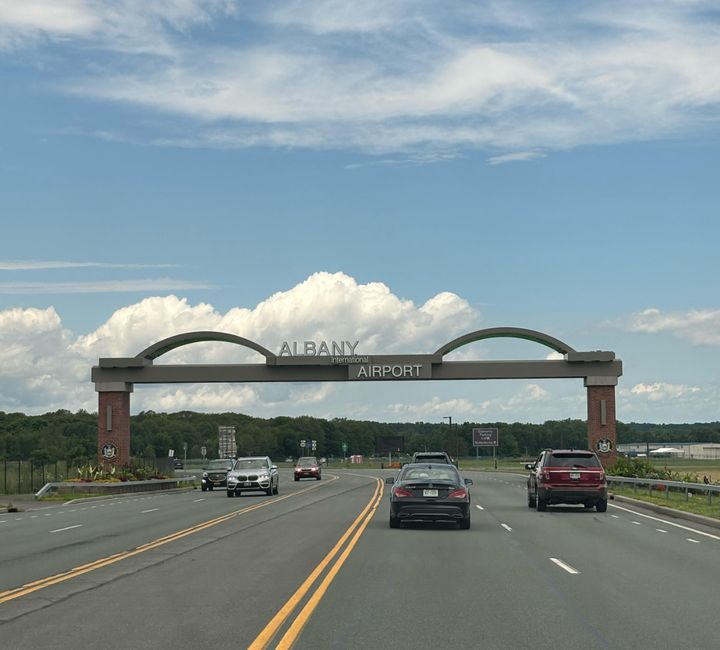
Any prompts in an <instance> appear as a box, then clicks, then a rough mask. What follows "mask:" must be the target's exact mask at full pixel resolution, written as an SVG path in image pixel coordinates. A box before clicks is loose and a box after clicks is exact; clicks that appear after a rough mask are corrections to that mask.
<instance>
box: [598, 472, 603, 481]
mask: <svg viewBox="0 0 720 650" xmlns="http://www.w3.org/2000/svg"><path fill="white" fill-rule="evenodd" d="M598 481H599V482H600V483H605V473H604V472H600V473H599V474H598Z"/></svg>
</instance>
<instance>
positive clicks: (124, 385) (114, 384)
mask: <svg viewBox="0 0 720 650" xmlns="http://www.w3.org/2000/svg"><path fill="white" fill-rule="evenodd" d="M133 390H134V386H133V384H131V383H128V382H125V381H96V382H95V392H96V393H132V392H133Z"/></svg>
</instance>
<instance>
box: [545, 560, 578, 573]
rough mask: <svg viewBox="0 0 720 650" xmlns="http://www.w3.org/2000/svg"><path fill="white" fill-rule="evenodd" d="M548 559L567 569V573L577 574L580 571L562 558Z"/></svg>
mask: <svg viewBox="0 0 720 650" xmlns="http://www.w3.org/2000/svg"><path fill="white" fill-rule="evenodd" d="M550 561H551V562H554V563H555V564H557V565H558V566H559V567H560V568H561V569H563V570H565V571H567V572H568V573H571V574H572V575H577V574H579V573H580V571H578V570H577V569H576V568H575V567H572V566H570V565H569V564H566V563H565V562H563V561H562V560H558V558H556V557H551V558H550Z"/></svg>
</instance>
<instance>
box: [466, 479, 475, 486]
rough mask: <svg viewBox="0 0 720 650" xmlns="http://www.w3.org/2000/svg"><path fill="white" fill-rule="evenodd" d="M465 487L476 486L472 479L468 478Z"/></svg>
mask: <svg viewBox="0 0 720 650" xmlns="http://www.w3.org/2000/svg"><path fill="white" fill-rule="evenodd" d="M465 485H474V484H473V480H472V479H471V478H466V479H465Z"/></svg>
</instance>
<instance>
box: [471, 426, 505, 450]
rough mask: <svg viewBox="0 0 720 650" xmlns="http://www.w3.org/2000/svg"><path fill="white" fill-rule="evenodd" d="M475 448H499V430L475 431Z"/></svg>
mask: <svg viewBox="0 0 720 650" xmlns="http://www.w3.org/2000/svg"><path fill="white" fill-rule="evenodd" d="M472 432H473V447H497V446H498V444H499V442H498V430H497V429H473V430H472Z"/></svg>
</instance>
